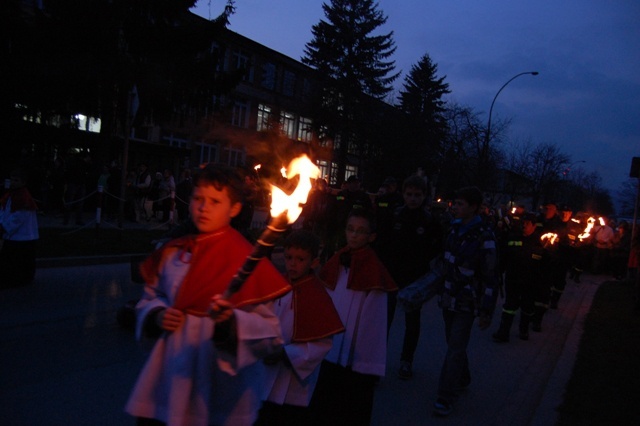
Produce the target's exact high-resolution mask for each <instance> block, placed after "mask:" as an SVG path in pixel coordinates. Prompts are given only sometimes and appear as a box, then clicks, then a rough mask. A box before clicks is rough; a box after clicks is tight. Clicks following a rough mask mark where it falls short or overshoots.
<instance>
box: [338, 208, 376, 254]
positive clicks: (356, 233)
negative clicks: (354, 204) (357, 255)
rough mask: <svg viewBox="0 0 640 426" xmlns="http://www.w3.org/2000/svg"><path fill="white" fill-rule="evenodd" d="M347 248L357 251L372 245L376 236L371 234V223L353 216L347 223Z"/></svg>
mask: <svg viewBox="0 0 640 426" xmlns="http://www.w3.org/2000/svg"><path fill="white" fill-rule="evenodd" d="M345 233H346V234H347V246H348V247H349V248H350V249H352V250H356V249H359V248H362V247H364V246H366V245H367V244H369V243H372V242H373V240H375V239H376V234H374V233H372V232H371V226H370V225H369V221H368V220H367V219H365V218H363V217H357V216H352V217H350V218H349V220H348V221H347V229H346V230H345Z"/></svg>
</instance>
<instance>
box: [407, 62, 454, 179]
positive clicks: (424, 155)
mask: <svg viewBox="0 0 640 426" xmlns="http://www.w3.org/2000/svg"><path fill="white" fill-rule="evenodd" d="M437 73H438V66H437V65H436V64H434V63H433V62H432V61H431V58H430V57H429V55H428V54H425V55H424V56H422V58H420V60H419V61H418V63H417V64H414V65H412V67H411V70H410V71H409V73H408V74H407V75H406V76H405V79H404V84H403V88H404V90H403V91H401V92H400V105H399V107H400V109H401V110H402V111H403V112H404V113H405V114H406V118H407V120H408V122H409V124H408V126H409V127H410V129H408V133H409V135H408V137H407V138H406V139H405V141H404V144H405V147H404V150H405V151H406V152H407V154H409V155H407V156H406V157H407V158H408V159H410V160H411V161H410V162H413V163H417V164H407V165H406V167H407V168H409V169H413V168H415V167H425V166H426V168H427V171H429V170H431V169H434V166H435V164H434V163H435V162H437V158H436V153H437V151H438V147H439V145H440V144H441V142H442V140H443V139H444V137H445V135H446V131H447V121H446V119H445V117H444V115H443V113H444V112H445V101H444V100H443V99H442V97H443V96H444V95H446V94H447V93H451V91H450V90H449V84H448V83H445V82H444V80H445V78H446V76H444V77H438V76H437Z"/></svg>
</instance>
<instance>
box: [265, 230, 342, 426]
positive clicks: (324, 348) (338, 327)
mask: <svg viewBox="0 0 640 426" xmlns="http://www.w3.org/2000/svg"><path fill="white" fill-rule="evenodd" d="M283 246H284V262H285V268H286V276H287V278H288V280H289V282H290V283H291V285H292V287H293V291H292V292H290V293H287V294H285V295H284V296H282V297H281V298H279V299H277V300H276V301H275V311H276V313H277V314H278V318H280V324H281V327H282V335H283V337H284V346H283V350H282V352H280V353H279V354H277V355H275V356H273V357H269V358H268V359H265V363H267V364H268V365H267V388H266V390H267V396H266V398H265V402H264V404H263V406H262V409H261V410H260V415H259V417H258V421H257V422H256V426H271V425H272V426H299V425H306V424H310V423H311V420H312V418H311V417H310V415H311V413H310V411H309V409H308V406H309V402H310V401H311V396H312V395H313V391H314V389H315V387H316V382H317V380H318V373H319V371H320V363H321V362H322V360H323V358H324V357H325V355H326V354H327V352H329V350H330V349H331V342H332V336H333V335H334V334H336V333H341V332H343V331H344V327H343V325H342V322H341V321H340V316H339V315H338V312H336V309H335V307H334V306H333V302H332V301H331V298H330V297H329V295H328V294H327V291H326V290H325V288H324V283H323V282H322V281H320V279H319V278H318V277H317V276H316V274H315V272H314V268H316V267H317V266H318V264H319V263H320V259H319V258H318V254H319V251H320V239H319V238H318V237H317V236H316V235H314V234H313V233H311V232H309V231H304V230H299V231H294V232H292V233H291V234H290V235H289V236H288V237H287V238H286V239H285V241H284V244H283Z"/></svg>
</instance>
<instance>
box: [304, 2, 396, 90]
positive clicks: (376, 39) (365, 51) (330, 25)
mask: <svg viewBox="0 0 640 426" xmlns="http://www.w3.org/2000/svg"><path fill="white" fill-rule="evenodd" d="M322 9H323V10H324V14H325V16H326V18H327V20H328V21H324V20H321V21H320V22H319V23H318V24H316V25H314V26H313V27H312V28H311V33H312V34H313V37H314V38H313V40H312V41H310V42H309V43H307V44H306V45H305V51H304V56H303V57H302V62H303V63H304V64H306V65H309V66H311V67H313V68H316V69H317V70H318V71H320V73H321V74H323V75H326V76H328V77H330V78H333V79H335V80H337V81H339V82H342V83H343V86H344V87H349V88H352V89H353V90H357V91H359V92H363V93H366V94H368V95H371V96H373V97H376V98H378V99H382V98H383V97H384V96H385V95H386V94H387V93H389V91H391V90H392V87H391V84H392V83H393V82H394V81H395V79H396V78H398V75H399V74H392V75H389V73H391V72H393V70H394V69H395V61H391V60H389V58H390V57H391V56H392V55H393V53H394V52H395V50H396V48H395V42H394V41H393V31H391V32H389V33H387V34H382V35H372V33H373V31H374V30H376V29H377V28H378V27H380V26H382V25H384V24H385V23H386V22H387V17H386V16H384V14H383V12H382V11H380V10H378V4H377V3H374V2H373V1H372V0H331V4H330V5H327V4H326V3H324V4H323V5H322Z"/></svg>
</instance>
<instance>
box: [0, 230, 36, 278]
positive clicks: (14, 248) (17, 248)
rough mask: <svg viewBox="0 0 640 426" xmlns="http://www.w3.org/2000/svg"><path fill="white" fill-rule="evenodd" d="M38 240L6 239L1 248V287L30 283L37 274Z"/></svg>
mask: <svg viewBox="0 0 640 426" xmlns="http://www.w3.org/2000/svg"><path fill="white" fill-rule="evenodd" d="M36 244H37V240H31V241H11V240H4V241H3V245H2V250H0V271H1V275H0V288H8V287H19V286H23V285H27V284H30V283H31V282H32V281H33V279H34V278H35V276H36Z"/></svg>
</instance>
